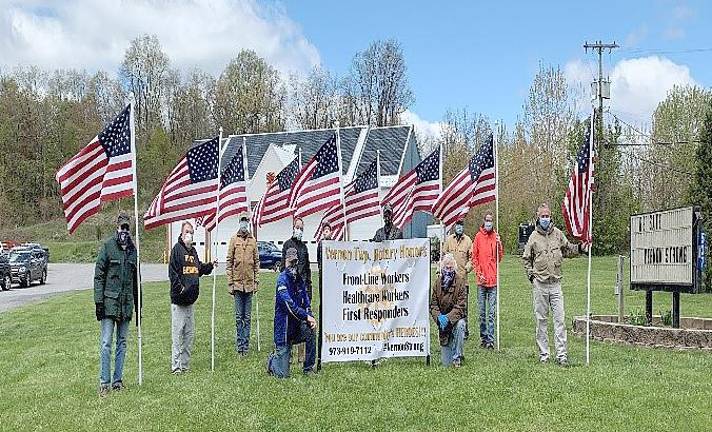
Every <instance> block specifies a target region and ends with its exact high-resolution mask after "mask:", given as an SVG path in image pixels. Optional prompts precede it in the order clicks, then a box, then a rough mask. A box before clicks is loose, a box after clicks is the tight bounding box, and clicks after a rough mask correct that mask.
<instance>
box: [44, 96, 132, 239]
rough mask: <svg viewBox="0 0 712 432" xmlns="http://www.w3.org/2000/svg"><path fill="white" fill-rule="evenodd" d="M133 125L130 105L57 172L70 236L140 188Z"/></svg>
mask: <svg viewBox="0 0 712 432" xmlns="http://www.w3.org/2000/svg"><path fill="white" fill-rule="evenodd" d="M131 121H132V119H131V105H130V104H129V105H128V106H127V107H126V108H124V110H123V111H121V113H120V114H119V115H118V116H117V117H116V118H115V119H114V121H112V122H111V123H109V125H108V126H106V128H105V129H104V130H103V131H102V132H101V133H99V135H97V136H96V137H94V139H93V140H91V142H90V143H89V144H87V145H86V146H85V147H84V148H83V149H82V150H81V151H80V152H79V153H77V154H76V155H75V156H74V157H73V158H71V159H70V160H69V161H68V162H67V163H66V164H65V165H64V166H63V167H62V168H60V169H59V171H58V172H57V175H56V176H55V178H56V179H57V182H58V183H59V188H60V194H61V196H62V206H63V208H64V216H65V218H66V219H67V228H68V229H69V232H70V233H73V232H74V231H75V230H76V229H77V228H78V227H79V225H81V223H82V222H84V221H85V220H86V219H87V218H88V217H90V216H92V215H94V214H96V213H98V212H99V210H100V208H101V203H104V202H109V201H115V200H118V199H121V198H124V197H130V196H133V194H134V190H135V189H136V188H135V182H134V163H135V162H134V161H135V155H134V154H133V152H132V151H131Z"/></svg>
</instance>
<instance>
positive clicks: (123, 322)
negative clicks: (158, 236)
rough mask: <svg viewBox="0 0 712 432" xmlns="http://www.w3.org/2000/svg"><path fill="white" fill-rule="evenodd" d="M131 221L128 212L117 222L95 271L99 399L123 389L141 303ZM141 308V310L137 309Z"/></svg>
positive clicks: (103, 246) (99, 257) (120, 215)
mask: <svg viewBox="0 0 712 432" xmlns="http://www.w3.org/2000/svg"><path fill="white" fill-rule="evenodd" d="M130 224H131V220H130V218H129V217H128V215H127V214H126V213H120V214H119V216H118V217H117V219H116V226H117V229H116V233H114V235H112V236H111V237H110V238H109V239H107V240H106V241H105V242H104V244H103V245H102V247H101V250H100V251H99V255H98V256H97V259H96V267H95V270H94V303H95V306H96V319H97V321H99V323H100V329H101V339H100V345H99V396H102V397H103V396H106V395H107V394H108V393H109V391H110V390H115V391H118V390H122V389H123V388H124V384H123V372H124V358H125V355H126V337H127V335H128V332H129V322H130V321H131V318H132V317H133V311H134V309H135V307H136V304H135V303H136V302H138V273H137V261H136V247H135V246H134V243H133V240H132V239H131V233H130V228H129V227H130V226H131V225H130ZM136 309H137V308H136ZM114 333H115V334H116V358H115V360H114V374H113V377H112V376H111V345H112V342H113V338H114Z"/></svg>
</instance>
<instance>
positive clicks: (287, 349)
mask: <svg viewBox="0 0 712 432" xmlns="http://www.w3.org/2000/svg"><path fill="white" fill-rule="evenodd" d="M284 264H285V267H284V270H282V273H280V275H279V277H278V278H277V292H276V295H275V301H274V345H275V349H274V352H273V353H272V354H270V355H269V358H268V359H267V373H268V374H270V375H274V376H276V377H278V378H286V377H288V376H289V356H290V354H291V352H292V345H295V344H299V343H302V342H304V343H306V355H305V357H304V369H303V370H304V373H305V374H307V375H309V374H313V373H314V364H315V363H316V334H315V329H316V320H315V319H314V315H313V314H312V311H311V304H310V302H309V296H308V295H307V289H306V283H305V282H304V281H303V280H302V279H301V278H298V277H297V265H298V264H299V259H298V258H297V250H296V249H295V248H289V249H287V252H286V254H285V256H284Z"/></svg>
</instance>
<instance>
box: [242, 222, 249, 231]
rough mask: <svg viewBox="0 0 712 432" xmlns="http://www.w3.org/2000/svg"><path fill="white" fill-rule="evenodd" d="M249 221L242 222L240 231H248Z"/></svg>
mask: <svg viewBox="0 0 712 432" xmlns="http://www.w3.org/2000/svg"><path fill="white" fill-rule="evenodd" d="M247 228H248V225H247V221H240V231H247Z"/></svg>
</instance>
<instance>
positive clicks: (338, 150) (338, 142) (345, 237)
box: [319, 121, 358, 277]
mask: <svg viewBox="0 0 712 432" xmlns="http://www.w3.org/2000/svg"><path fill="white" fill-rule="evenodd" d="M336 159H337V160H338V164H339V179H340V180H339V189H340V190H341V210H342V213H343V217H344V228H343V240H344V241H348V240H349V237H350V236H349V225H348V224H347V223H346V199H345V198H344V175H343V170H342V166H341V134H340V133H339V122H338V121H337V122H336ZM356 175H358V172H355V174H354V176H356ZM331 230H332V231H333V230H334V227H331ZM320 270H321V269H320ZM319 277H321V275H319Z"/></svg>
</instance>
